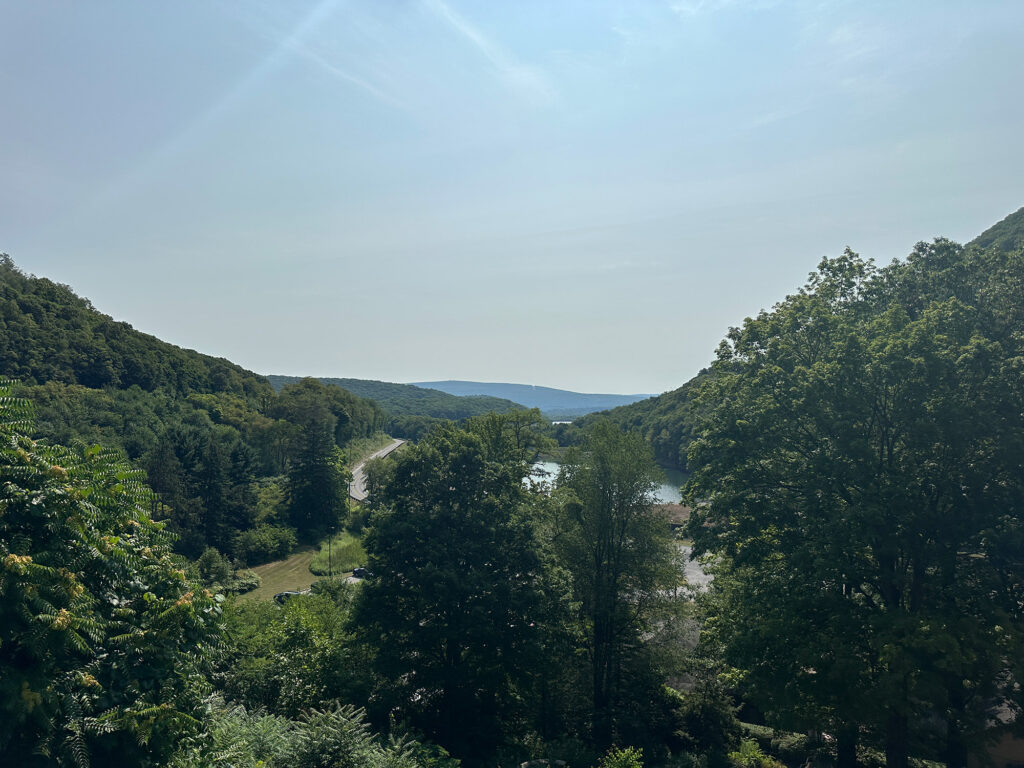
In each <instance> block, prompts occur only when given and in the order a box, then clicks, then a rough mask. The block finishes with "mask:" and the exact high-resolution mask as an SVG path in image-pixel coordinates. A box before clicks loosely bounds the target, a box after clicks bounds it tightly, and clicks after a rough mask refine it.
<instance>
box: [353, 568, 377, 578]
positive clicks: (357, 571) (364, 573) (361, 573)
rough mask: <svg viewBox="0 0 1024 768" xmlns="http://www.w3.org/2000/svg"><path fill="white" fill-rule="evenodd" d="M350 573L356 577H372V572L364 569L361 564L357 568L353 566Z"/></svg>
mask: <svg viewBox="0 0 1024 768" xmlns="http://www.w3.org/2000/svg"><path fill="white" fill-rule="evenodd" d="M352 575H353V576H354V577H355V578H357V579H369V578H372V577H373V573H371V572H370V571H368V570H366V569H365V568H363V567H362V566H360V567H359V568H353V569H352Z"/></svg>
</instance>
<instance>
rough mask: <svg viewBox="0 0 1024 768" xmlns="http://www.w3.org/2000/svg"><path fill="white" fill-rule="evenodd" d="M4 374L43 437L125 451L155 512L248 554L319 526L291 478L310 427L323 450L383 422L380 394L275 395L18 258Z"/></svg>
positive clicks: (310, 384)
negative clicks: (37, 273)
mask: <svg viewBox="0 0 1024 768" xmlns="http://www.w3.org/2000/svg"><path fill="white" fill-rule="evenodd" d="M0 379H14V380H17V381H18V382H20V384H19V386H18V387H17V388H16V390H15V391H16V393H17V395H18V396H21V397H25V398H27V399H28V400H29V401H30V402H31V403H32V406H33V410H34V411H35V417H36V418H35V430H34V433H33V437H35V438H45V439H48V440H52V441H56V442H58V443H62V444H69V443H72V442H74V441H79V440H80V441H83V442H85V443H86V444H90V445H92V444H99V445H102V446H105V447H108V448H117V449H121V450H123V451H125V453H127V454H128V457H129V458H130V459H131V460H132V461H133V462H135V463H136V466H138V467H141V468H143V469H145V470H146V472H147V474H148V481H149V484H150V486H151V487H152V488H153V490H155V491H156V492H157V494H158V497H157V499H156V500H155V502H154V508H153V514H154V516H155V517H157V518H158V519H160V520H163V521H166V522H167V524H168V526H169V529H170V531H171V532H173V533H174V534H176V535H177V537H178V538H177V542H176V544H175V546H176V548H177V549H178V550H179V551H181V552H183V553H185V554H187V555H189V556H191V557H198V556H199V555H200V554H202V553H203V551H204V549H205V548H206V547H209V546H212V547H215V548H217V549H218V550H219V551H220V552H221V553H229V554H232V555H234V556H235V557H237V558H239V559H241V560H246V561H249V562H259V561H261V560H265V559H268V558H272V557H276V556H280V555H281V554H282V553H283V554H287V551H288V549H289V548H290V547H291V546H293V545H294V543H295V537H296V534H299V535H300V536H301V535H311V530H308V529H310V528H311V526H308V525H305V522H304V518H302V517H301V515H302V514H304V510H302V509H298V508H297V507H296V506H295V505H291V506H289V503H288V502H287V495H286V492H285V491H286V487H287V482H286V481H285V479H284V478H283V477H282V476H283V475H284V474H285V473H287V472H289V470H290V468H292V467H299V466H301V462H302V461H303V460H304V458H305V457H306V455H307V454H308V453H309V451H308V446H309V445H310V444H312V443H311V440H309V439H308V437H309V436H310V435H314V436H316V437H318V438H320V442H319V443H317V446H318V448H319V449H320V450H321V452H322V453H326V452H327V451H333V450H334V447H335V446H336V447H337V448H342V449H344V448H345V447H346V446H348V444H349V443H350V442H351V441H352V440H353V439H356V438H362V437H368V436H369V435H371V434H373V433H374V432H375V431H377V430H379V429H380V428H381V426H382V425H383V423H384V414H383V413H382V412H381V410H380V409H379V408H378V407H377V405H376V404H374V403H373V402H372V401H370V400H366V399H363V398H360V397H357V396H356V395H354V394H352V393H350V392H347V391H345V390H343V389H340V388H338V387H330V386H325V385H323V384H321V383H320V382H317V381H315V380H313V379H306V380H302V381H298V382H296V383H294V384H292V385H291V386H289V387H286V388H285V389H283V390H282V391H281V392H280V393H279V394H276V393H275V392H274V389H273V388H272V387H271V386H270V382H268V381H267V380H266V378H264V377H263V376H260V375H258V374H255V373H253V372H251V371H247V370H245V369H244V368H242V367H240V366H238V365H235V364H234V363H231V362H229V361H228V360H223V359H219V358H214V357H210V356H209V355H203V354H200V353H198V352H194V351H192V350H187V349H181V348H180V347H176V346H174V345H172V344H168V343H167V342H164V341H161V340H160V339H157V338H155V337H154V336H150V335H148V334H145V333H140V332H139V331H136V330H135V329H133V328H132V327H131V326H130V325H128V324H127V323H122V322H116V321H115V320H113V319H112V318H110V317H109V316H107V315H104V314H102V313H101V312H99V311H97V310H96V309H95V308H94V307H93V306H92V304H91V303H90V302H89V300H88V299H84V298H81V297H79V296H77V295H76V294H75V293H74V292H73V291H72V290H71V289H70V288H69V287H68V286H66V285H60V284H58V283H54V282H53V281H51V280H47V279H45V278H37V277H34V276H32V275H28V274H26V273H24V272H22V271H21V270H19V269H18V268H17V267H16V266H15V264H14V262H13V261H12V260H11V259H10V257H8V256H0ZM325 438H326V439H325Z"/></svg>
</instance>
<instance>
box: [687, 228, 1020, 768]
mask: <svg viewBox="0 0 1024 768" xmlns="http://www.w3.org/2000/svg"><path fill="white" fill-rule="evenodd" d="M1022 284H1024V256H1022V254H1020V253H1017V254H1006V253H1001V252H996V251H991V252H985V251H980V250H978V249H963V248H961V247H959V246H957V245H955V244H953V243H949V242H948V241H941V240H940V241H936V242H935V243H933V244H923V243H922V244H920V245H919V246H918V247H917V249H915V252H914V253H913V254H912V255H911V256H910V258H909V259H908V260H907V262H906V263H905V264H901V263H896V264H894V265H892V266H890V267H888V268H886V269H884V270H875V269H874V267H873V266H872V265H871V264H870V263H867V262H864V261H863V260H861V259H860V258H859V257H857V256H856V255H855V254H853V253H851V252H849V251H848V252H847V253H845V254H844V255H843V256H841V257H839V258H837V259H831V260H825V261H823V262H822V264H821V265H820V267H819V270H818V272H816V273H814V274H812V276H811V278H810V280H809V281H808V283H807V285H806V286H805V287H804V288H803V289H802V290H801V291H800V292H799V293H797V294H795V295H793V296H790V297H787V298H786V299H785V300H784V301H783V302H781V303H780V304H779V305H777V306H776V307H775V308H774V309H773V310H772V311H770V312H762V313H761V314H760V315H759V316H758V317H757V318H753V319H748V320H747V321H746V322H745V323H744V325H743V326H742V327H740V328H735V329H733V330H732V331H730V333H729V336H728V338H727V340H726V341H725V342H723V344H722V346H721V348H720V350H719V361H718V362H717V363H716V367H715V370H716V375H715V376H714V377H713V378H712V379H711V380H709V381H708V383H707V384H706V385H705V386H703V387H702V388H701V390H700V391H699V393H698V394H697V399H698V401H699V402H700V403H701V404H702V406H703V407H705V408H706V409H707V411H706V417H705V419H704V421H703V424H702V434H701V437H700V439H699V440H698V441H696V442H695V443H694V444H693V445H692V446H691V449H690V460H691V461H690V465H691V469H692V470H693V472H694V474H693V477H692V479H691V482H690V484H689V486H688V494H689V498H690V501H691V503H692V504H694V505H695V510H694V514H693V516H692V517H691V520H690V526H689V532H690V535H691V536H692V537H693V539H694V542H695V545H696V549H697V551H698V552H701V551H712V552H714V553H716V555H717V556H718V558H719V562H718V565H717V568H716V571H715V581H714V586H713V593H712V595H711V598H710V599H711V605H712V616H713V621H712V622H711V623H710V624H709V627H708V632H709V634H710V635H711V636H712V637H714V638H716V639H717V640H718V641H720V642H721V643H722V647H723V649H724V652H725V654H726V659H727V661H728V662H729V663H730V664H733V665H734V666H736V667H738V668H740V669H742V670H744V672H745V676H744V684H745V687H746V693H747V695H748V696H749V697H751V698H752V699H753V700H754V701H755V702H756V703H757V704H758V705H759V706H761V707H762V708H763V709H764V710H765V711H767V712H768V713H769V714H770V716H771V717H772V718H773V720H774V722H775V723H776V724H779V725H782V726H783V727H788V728H792V729H803V728H805V727H816V728H827V729H828V730H829V731H830V732H833V733H836V734H837V738H838V740H839V755H838V756H837V760H838V762H839V764H840V765H844V764H846V765H850V764H852V761H853V760H855V752H854V749H855V744H856V740H857V738H858V736H859V735H860V734H863V733H864V731H863V727H864V726H870V727H871V728H872V730H873V731H874V732H876V733H879V732H880V733H883V734H885V735H884V743H885V747H886V751H887V757H888V761H889V764H890V765H904V764H905V761H906V757H907V752H908V749H909V746H910V737H911V735H912V734H913V733H915V732H916V733H917V734H920V735H921V736H922V737H926V736H927V733H928V729H927V728H925V727H922V726H920V724H922V723H924V722H926V721H927V719H928V718H930V717H935V716H939V717H944V718H946V720H947V726H948V727H947V733H948V734H949V738H950V742H949V743H948V744H947V749H950V750H953V751H956V750H957V749H960V750H964V749H966V748H967V746H968V745H973V746H974V748H975V749H977V748H980V746H981V741H980V736H981V734H982V732H983V729H984V728H985V727H986V720H985V717H986V716H985V714H984V712H985V709H986V706H987V705H986V703H985V702H986V701H991V700H992V699H993V698H999V697H1006V698H1007V699H1012V698H1014V697H1015V696H1017V695H1018V692H1017V691H1016V689H1015V688H1014V687H1013V684H1012V683H1010V682H1009V681H1010V680H1011V679H1013V674H1014V671H1013V670H1011V669H1010V668H1009V665H1008V664H1007V662H1006V659H1013V658H1018V657H1019V655H1020V654H1019V642H1020V628H1021V626H1022V625H1021V611H1020V606H1021V605H1022V604H1024V603H1022V602H1021V600H1020V594H1019V586H1015V585H1019V584H1020V583H1021V581H1020V579H1021V576H1022V574H1021V567H1020V561H1019V557H1018V556H1015V555H1010V554H1009V549H1010V548H1012V547H1019V546H1020V545H1021V542H1022V534H1024V531H1022V523H1021V504H1022V501H1024V486H1022V478H1024V473H1022V471H1021V469H1022V466H1021V456H1024V437H1022V436H1024V385H1022V382H1024V377H1022V376H1021V372H1022V371H1024V363H1022V361H1024V337H1022V336H1021V334H1020V330H1019V329H1020V328H1021V327H1022V320H1024V317H1022V315H1024V312H1022V309H1021V303H1020V301H1019V296H1020V295H1021V294H1020V288H1021V286H1022ZM1017 552H1018V553H1019V549H1018V550H1017ZM997 628H998V629H997ZM965 680H968V681H971V682H970V685H969V686H965V685H964V681H965ZM858 727H859V728H860V730H859V728H858ZM961 757H964V758H965V757H966V755H965V754H962V755H961ZM958 759H959V758H954V761H957V760H958Z"/></svg>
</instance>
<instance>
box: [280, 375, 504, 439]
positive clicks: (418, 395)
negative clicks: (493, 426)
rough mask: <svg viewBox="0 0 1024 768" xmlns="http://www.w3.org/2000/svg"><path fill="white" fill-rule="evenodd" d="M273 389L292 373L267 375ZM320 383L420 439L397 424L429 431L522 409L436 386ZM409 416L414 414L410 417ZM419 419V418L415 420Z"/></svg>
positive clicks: (290, 379)
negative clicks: (365, 403)
mask: <svg viewBox="0 0 1024 768" xmlns="http://www.w3.org/2000/svg"><path fill="white" fill-rule="evenodd" d="M267 378H268V379H269V380H270V383H271V384H272V385H273V386H274V388H275V389H277V390H278V391H281V390H282V389H283V388H284V387H286V386H287V385H290V384H294V383H295V382H296V381H297V379H296V378H295V377H294V376H268V377H267ZM319 381H321V382H322V383H323V384H327V385H333V386H334V387H338V388H341V389H343V390H346V391H347V392H351V393H352V394H354V395H358V396H359V397H363V398H367V399H369V400H373V401H374V402H375V403H377V405H379V406H380V407H381V408H382V409H383V410H384V411H385V412H387V414H388V415H389V416H390V417H391V419H392V420H391V421H389V422H388V424H387V429H388V431H389V432H390V433H392V434H395V435H398V436H399V437H413V438H419V437H421V436H422V435H423V434H425V432H421V433H420V434H416V435H409V434H407V433H406V432H405V431H404V430H401V429H397V430H396V429H395V428H394V427H395V426H396V425H409V426H410V427H411V426H412V425H414V424H418V425H419V426H420V427H421V428H425V429H426V430H429V429H430V428H432V427H433V426H435V425H436V424H437V422H438V421H461V420H463V419H468V418H471V417H473V416H482V415H484V414H486V413H489V412H491V411H494V412H495V413H505V412H506V411H511V410H515V409H521V408H522V406H521V405H519V404H518V403H513V402H512V401H511V400H503V399H501V398H497V397H482V396H478V397H456V396H455V395H449V394H447V393H445V392H441V391H440V390H437V389H428V388H425V387H417V386H414V385H412V384H393V383H391V382H386V381H369V380H365V379H331V378H323V379H320V380H319ZM408 417H413V418H412V419H409V418H408ZM416 418H419V419H421V420H422V421H420V422H416V421H415V419H416Z"/></svg>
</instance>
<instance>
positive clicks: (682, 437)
mask: <svg viewBox="0 0 1024 768" xmlns="http://www.w3.org/2000/svg"><path fill="white" fill-rule="evenodd" d="M708 375H709V373H708V371H702V372H701V373H699V374H697V376H695V377H693V378H692V379H690V380H689V381H688V382H686V383H685V384H683V386H681V387H679V388H678V389H674V390H672V391H671V392H666V393H665V394H663V395H659V396H657V397H650V398H648V399H646V400H640V401H638V402H635V403H632V404H630V405H623V406H619V407H618V408H613V409H612V410H610V411H602V412H600V413H595V414H590V415H588V416H584V417H583V418H582V419H577V420H576V421H575V422H573V425H572V428H571V429H568V430H563V431H562V436H563V442H571V441H572V440H573V434H574V433H575V429H576V428H580V429H586V428H587V427H588V426H589V425H590V424H592V423H593V422H595V421H598V420H600V419H605V418H607V419H610V420H611V421H613V422H615V423H616V424H618V425H619V426H620V427H622V428H623V429H628V430H630V431H633V432H637V433H638V434H640V435H641V436H642V437H643V439H644V440H645V441H646V442H647V443H648V444H649V445H650V446H651V448H652V449H653V450H654V457H655V459H656V460H657V461H658V463H659V464H661V465H662V466H665V467H673V468H675V469H682V470H685V469H686V448H687V446H688V445H689V444H690V441H691V440H692V439H693V436H694V435H693V429H694V424H695V419H694V414H693V412H692V408H691V404H690V397H691V395H692V393H693V391H694V389H695V388H696V387H697V386H699V384H700V382H701V381H703V380H704V379H705V378H706V377H707V376H708Z"/></svg>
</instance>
